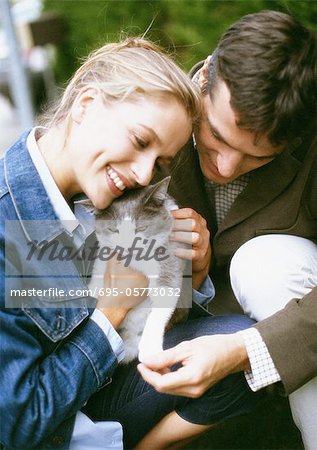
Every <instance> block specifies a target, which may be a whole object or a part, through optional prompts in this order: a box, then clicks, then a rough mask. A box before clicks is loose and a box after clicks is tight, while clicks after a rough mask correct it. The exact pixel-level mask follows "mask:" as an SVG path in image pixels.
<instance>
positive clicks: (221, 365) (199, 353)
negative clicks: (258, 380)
mask: <svg viewBox="0 0 317 450" xmlns="http://www.w3.org/2000/svg"><path fill="white" fill-rule="evenodd" d="M179 363H181V364H182V366H181V367H180V368H179V369H178V370H176V371H174V372H171V371H170V367H171V366H173V365H174V364H179ZM248 369H249V360H248V355H247V351H246V348H245V345H244V342H243V339H242V337H241V336H240V335H239V334H237V333H235V334H227V335H213V336H202V337H198V338H196V339H192V340H191V341H184V342H182V343H181V344H178V345H176V346H175V347H173V348H170V349H168V350H165V351H163V352H161V353H159V354H156V355H154V356H153V357H149V358H147V359H146V360H145V361H144V362H143V363H142V364H139V365H138V370H139V372H140V374H141V375H142V377H143V379H144V380H145V381H146V382H148V383H149V384H151V385H152V386H153V387H154V388H155V389H156V390H157V391H158V392H162V393H164V394H171V395H181V396H184V397H190V398H196V397H200V396H201V395H202V394H203V393H204V392H205V391H206V390H207V389H209V388H210V387H211V386H213V385H214V384H216V383H217V382H218V381H220V380H221V379H222V378H224V377H225V376H227V375H229V374H230V373H234V372H238V371H240V370H248Z"/></svg>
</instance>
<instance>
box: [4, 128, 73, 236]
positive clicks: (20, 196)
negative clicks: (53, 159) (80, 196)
mask: <svg viewBox="0 0 317 450" xmlns="http://www.w3.org/2000/svg"><path fill="white" fill-rule="evenodd" d="M29 133H30V130H28V131H26V132H25V133H23V134H22V136H21V138H20V139H19V141H18V142H17V143H16V144H14V145H13V146H12V147H11V148H10V149H9V150H8V151H7V153H6V154H5V156H4V169H5V179H6V183H7V186H8V190H9V192H10V195H11V198H12V202H13V204H14V208H15V211H16V214H17V216H18V218H19V220H20V222H21V226H22V228H23V231H24V233H25V235H26V237H27V239H28V240H29V241H39V242H41V241H44V240H47V241H50V240H52V239H54V238H55V237H56V236H58V235H59V234H61V233H62V232H64V231H65V228H64V227H63V225H62V223H61V222H60V220H59V219H58V217H57V216H56V213H55V211H54V208H53V206H52V205H51V203H50V201H49V199H48V196H47V193H46V191H45V189H44V186H43V184H42V182H41V179H40V177H39V174H38V172H37V170H36V168H35V166H34V164H33V162H32V159H31V157H30V155H29V152H28V150H27V147H26V139H27V136H28V134H29ZM42 220H43V221H47V222H46V224H45V226H40V227H37V226H36V225H35V224H34V223H33V222H32V221H42Z"/></svg>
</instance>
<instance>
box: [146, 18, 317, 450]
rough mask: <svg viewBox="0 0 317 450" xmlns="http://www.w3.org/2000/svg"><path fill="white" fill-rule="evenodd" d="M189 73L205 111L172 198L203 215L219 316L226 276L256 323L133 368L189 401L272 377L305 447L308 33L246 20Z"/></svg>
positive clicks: (308, 443) (312, 271)
mask: <svg viewBox="0 0 317 450" xmlns="http://www.w3.org/2000/svg"><path fill="white" fill-rule="evenodd" d="M196 69H197V67H196ZM194 80H195V81H196V82H198V83H199V86H200V88H201V91H202V93H203V103H204V117H203V118H202V120H201V123H200V124H199V126H198V127H197V129H196V130H195V132H194V139H193V142H191V143H189V145H188V146H187V147H186V148H185V149H184V151H183V154H182V157H181V159H179V160H178V161H177V164H176V165H175V167H174V168H173V171H172V183H171V194H172V195H174V197H176V199H177V200H178V201H179V203H180V205H181V206H183V207H186V208H193V209H194V210H196V211H197V212H198V213H200V214H201V215H202V216H203V217H204V218H205V219H206V220H207V223H208V228H209V230H210V231H211V247H212V260H211V270H210V274H211V277H212V278H213V280H214V281H215V284H216V292H217V290H218V294H217V295H218V296H219V298H221V302H220V303H219V304H218V305H216V306H217V308H218V311H222V312H226V308H227V311H228V310H229V309H230V308H231V307H230V306H228V305H227V303H228V297H227V293H228V291H229V289H228V288H229V286H230V283H231V286H232V290H233V292H234V294H235V297H236V299H237V300H238V302H239V303H240V305H241V307H242V308H243V310H244V311H245V313H247V314H249V315H250V316H251V317H253V318H255V319H256V320H257V321H258V323H257V324H256V325H255V326H254V327H253V328H251V329H249V330H246V331H242V332H239V333H236V334H232V335H229V336H222V335H218V336H211V337H205V339H204V340H202V338H199V339H195V340H193V341H190V342H187V343H182V344H181V345H179V346H177V347H174V348H173V349H170V350H167V351H165V352H163V353H162V354H161V355H160V358H158V357H156V358H155V360H154V358H153V359H148V360H147V361H146V362H145V363H146V365H145V364H142V365H140V367H139V370H140V372H141V374H142V376H143V377H144V379H145V380H147V381H148V382H149V383H151V384H152V385H153V386H154V387H156V388H157V389H158V390H159V391H160V392H165V393H169V394H176V395H187V396H189V395H192V396H199V395H201V394H202V393H203V392H204V391H205V390H206V389H207V388H208V387H210V386H211V385H212V384H214V383H215V382H217V381H218V380H219V379H221V378H222V377H224V376H225V375H227V374H229V373H232V372H236V371H239V370H242V369H244V370H245V376H246V378H247V381H248V383H249V385H250V387H251V388H252V389H253V390H258V389H261V388H263V387H265V386H267V385H269V384H273V383H275V382H277V381H280V380H281V381H282V384H283V386H284V389H285V392H286V393H287V394H288V395H289V400H290V405H291V409H292V413H293V418H294V420H295V422H296V424H297V426H298V427H299V428H300V430H301V433H302V438H303V442H304V445H305V448H306V449H310V450H313V449H316V445H317V406H316V405H317V246H316V242H317V140H316V137H315V136H314V134H315V131H316V105H317V41H316V36H315V35H314V34H313V33H311V32H309V31H308V30H307V29H306V28H304V27H303V26H302V25H300V24H299V23H298V22H296V21H295V20H294V19H293V18H292V17H290V16H289V15H286V14H283V13H279V12H274V11H262V12H260V13H256V14H251V15H247V16H245V17H243V18H242V19H241V20H239V21H238V22H237V23H235V24H234V25H233V26H231V28H229V30H228V31H227V32H226V33H224V35H223V36H222V38H221V39H220V42H219V45H218V47H217V49H216V50H215V51H214V53H213V54H212V55H211V56H209V57H208V58H207V59H206V61H205V63H204V64H203V66H202V68H201V69H200V70H198V71H196V73H195V75H194ZM176 227H177V225H176ZM175 233H176V234H175V238H176V239H179V240H182V239H183V238H182V237H181V236H180V235H178V236H177V229H176V231H175ZM229 267H230V277H228V278H227V277H226V275H227V273H229ZM229 278H230V279H229ZM221 294H222V295H221ZM222 302H223V304H222ZM202 347H203V349H202ZM198 354H199V356H197V355H198ZM185 361H186V364H184V366H183V367H182V368H181V369H179V370H178V371H177V372H171V373H166V368H167V367H169V366H171V365H173V364H174V363H176V362H183V363H184V362H185ZM148 438H149V439H150V436H148Z"/></svg>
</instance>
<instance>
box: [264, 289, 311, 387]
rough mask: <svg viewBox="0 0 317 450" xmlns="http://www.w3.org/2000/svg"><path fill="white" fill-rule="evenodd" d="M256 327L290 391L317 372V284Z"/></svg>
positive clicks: (285, 385)
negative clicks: (307, 292) (300, 297)
mask: <svg viewBox="0 0 317 450" xmlns="http://www.w3.org/2000/svg"><path fill="white" fill-rule="evenodd" d="M255 327H256V328H257V330H258V331H259V332H260V334H261V336H262V338H263V340H264V342H265V344H266V346H267V348H268V350H269V352H270V355H271V357H272V359H273V361H274V364H275V366H276V368H277V370H278V372H279V374H280V377H281V379H282V382H283V385H284V388H285V391H286V393H287V394H290V393H292V392H293V391H295V390H296V389H298V388H299V387H300V386H302V385H303V384H305V383H307V382H308V381H309V380H310V379H312V378H314V377H316V376H317V287H315V288H314V289H313V290H312V291H311V292H310V293H309V294H307V295H305V296H304V297H303V298H302V299H300V300H297V299H293V300H291V301H290V302H289V303H288V304H287V305H286V307H285V308H284V309H282V310H281V311H279V312H277V313H276V314H274V315H273V316H271V317H268V318H267V319H265V320H262V321H261V322H259V323H258V324H256V325H255Z"/></svg>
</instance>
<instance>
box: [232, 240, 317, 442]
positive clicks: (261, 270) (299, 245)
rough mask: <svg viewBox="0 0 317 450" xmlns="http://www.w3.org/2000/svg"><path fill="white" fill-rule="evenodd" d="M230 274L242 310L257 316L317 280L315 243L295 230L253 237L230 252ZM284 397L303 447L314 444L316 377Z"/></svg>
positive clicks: (300, 294)
mask: <svg viewBox="0 0 317 450" xmlns="http://www.w3.org/2000/svg"><path fill="white" fill-rule="evenodd" d="M230 278H231V284H232V289H233V292H234V294H235V296H236V298H237V300H238V302H239V303H240V305H241V307H242V308H243V310H244V312H245V313H246V314H248V315H249V316H250V317H252V318H253V319H255V320H257V321H260V320H262V319H265V318H266V317H268V316H270V315H272V314H274V313H275V312H276V311H278V310H280V309H282V308H283V307H284V306H285V305H286V304H287V303H288V302H289V301H290V300H291V299H293V298H302V297H303V296H304V295H305V294H307V293H308V292H309V291H310V290H311V289H312V288H313V287H315V286H317V246H316V245H315V244H314V243H313V242H311V241H309V240H308V239H304V238H300V237H296V236H287V235H265V236H260V237H256V238H254V239H251V240H250V241H248V242H246V243H245V244H244V245H242V246H241V247H240V248H239V250H238V251H237V252H236V253H235V255H234V257H233V259H232V261H231V267H230ZM316 320H317V318H316ZM316 339H317V336H316ZM289 402H290V406H291V410H292V415H293V419H294V422H295V423H296V425H297V427H298V428H299V430H300V432H301V435H302V439H303V443H304V446H305V449H306V450H317V377H316V378H314V379H312V380H310V381H309V382H308V383H306V384H305V385H303V386H302V387H301V388H299V389H297V390H296V391H295V392H293V393H292V394H290V395H289Z"/></svg>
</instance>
